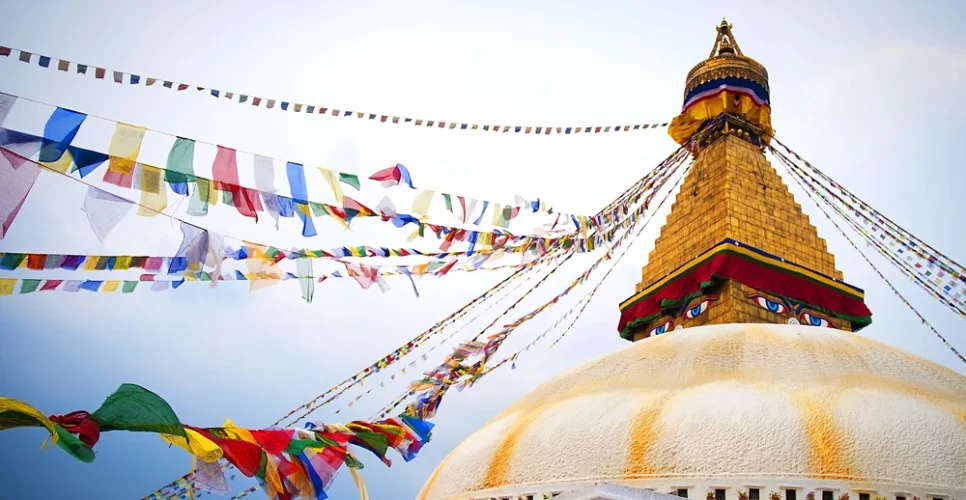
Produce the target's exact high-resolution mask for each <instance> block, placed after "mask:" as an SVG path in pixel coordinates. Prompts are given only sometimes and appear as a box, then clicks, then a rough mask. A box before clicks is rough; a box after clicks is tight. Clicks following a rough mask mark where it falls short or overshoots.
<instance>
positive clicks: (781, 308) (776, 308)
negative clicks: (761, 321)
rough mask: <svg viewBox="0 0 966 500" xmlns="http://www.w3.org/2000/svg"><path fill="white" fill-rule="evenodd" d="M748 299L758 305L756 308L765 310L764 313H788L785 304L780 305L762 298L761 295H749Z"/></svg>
mask: <svg viewBox="0 0 966 500" xmlns="http://www.w3.org/2000/svg"><path fill="white" fill-rule="evenodd" d="M748 298H749V299H751V300H752V301H753V302H754V303H756V304H758V306H759V307H761V308H762V309H765V310H766V311H771V312H773V313H775V314H785V313H786V312H788V308H786V307H785V304H782V303H781V302H775V301H774V300H770V299H768V298H767V297H762V296H761V295H751V296H749V297H748Z"/></svg>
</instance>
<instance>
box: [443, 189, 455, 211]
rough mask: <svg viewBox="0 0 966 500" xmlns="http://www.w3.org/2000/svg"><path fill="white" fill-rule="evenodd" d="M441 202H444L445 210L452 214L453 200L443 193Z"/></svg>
mask: <svg viewBox="0 0 966 500" xmlns="http://www.w3.org/2000/svg"><path fill="white" fill-rule="evenodd" d="M443 201H445V202H446V210H449V212H450V213H453V200H451V199H450V197H449V195H448V194H446V193H443Z"/></svg>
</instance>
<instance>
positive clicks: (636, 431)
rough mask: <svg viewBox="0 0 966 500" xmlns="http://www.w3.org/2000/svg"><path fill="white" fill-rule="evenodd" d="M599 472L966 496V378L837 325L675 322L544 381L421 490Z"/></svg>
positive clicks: (679, 487)
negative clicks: (679, 326) (681, 326)
mask: <svg viewBox="0 0 966 500" xmlns="http://www.w3.org/2000/svg"><path fill="white" fill-rule="evenodd" d="M598 481H613V482H620V483H622V484H628V485H635V486H641V487H646V488H648V489H654V490H656V491H658V492H668V491H673V492H677V493H678V494H681V495H682V496H683V495H689V496H690V497H691V498H695V497H702V496H704V494H705V492H706V491H709V490H710V491H715V490H725V492H726V493H725V494H723V496H724V495H726V496H727V497H728V498H737V496H736V495H737V493H736V492H738V491H744V492H746V493H747V492H750V493H751V498H755V496H757V497H758V498H761V499H765V498H766V495H767V493H768V492H772V491H774V492H780V493H779V494H780V496H781V498H795V497H796V495H792V496H791V497H789V495H788V492H789V491H792V492H797V498H804V497H805V494H806V492H808V491H816V492H817V493H816V495H817V498H820V499H821V498H826V499H827V498H829V496H827V495H831V496H832V497H833V498H839V497H840V496H841V495H842V494H843V493H851V495H852V497H851V498H852V499H854V500H859V499H860V498H874V497H875V496H883V497H887V498H896V497H903V496H905V497H906V498H908V499H912V498H913V497H914V496H918V497H919V498H924V497H928V498H940V499H945V500H950V499H954V498H962V497H963V496H964V495H966V377H963V376H961V375H959V374H956V373H955V372H953V371H951V370H948V369H946V368H943V367H940V366H939V365H937V364H934V363H932V362H930V361H928V360H925V359H922V358H919V357H917V356H914V355H911V354H907V353H904V352H902V351H899V350H897V349H894V348H892V347H889V346H887V345H885V344H881V343H879V342H876V341H873V340H870V339H867V338H863V337H861V336H858V335H855V334H852V333H848V332H844V331H840V330H836V329H832V328H817V327H810V326H791V325H768V324H729V325H710V326H699V327H694V328H687V329H683V330H678V331H672V332H670V333H667V334H664V335H660V336H655V337H650V338H647V339H645V340H642V341H640V342H636V343H634V344H632V345H630V346H627V347H626V348H623V349H621V350H619V351H617V352H614V353H612V354H609V355H606V356H603V357H601V358H598V359H596V360H593V361H590V362H588V363H585V364H583V365H582V366H579V367H577V368H575V369H572V370H570V371H568V372H566V373H564V374H561V375H559V376H557V377H556V378H554V379H552V380H550V381H548V382H547V383H545V384H543V385H542V386H540V387H538V388H537V389H536V390H534V391H533V392H531V393H530V394H528V395H527V396H525V397H524V398H522V399H521V400H519V401H518V402H516V403H515V404H513V405H512V406H511V407H509V408H508V409H506V410H505V411H503V412H502V413H501V414H500V415H498V416H497V417H496V418H494V419H493V420H491V421H490V422H489V423H487V424H486V425H484V426H483V427H482V428H481V429H479V430H478V431H476V432H475V433H474V434H473V435H471V436H470V437H469V438H468V439H466V441H464V442H463V443H462V444H460V445H459V446H458V447H457V448H456V449H455V450H453V452H452V453H450V455H449V456H448V457H447V458H446V459H445V460H444V461H443V462H442V463H441V464H440V465H439V467H438V469H437V470H436V471H435V472H434V473H433V475H432V476H431V477H430V479H429V480H428V481H427V482H426V484H425V486H424V488H423V490H422V492H421V494H420V497H419V498H422V499H457V498H460V499H463V498H473V499H476V498H518V497H519V498H538V499H539V498H544V497H543V496H540V495H541V494H548V493H549V494H553V493H556V492H562V491H568V490H572V489H574V487H575V485H579V484H593V483H594V482H598ZM685 491H686V493H685ZM824 492H830V493H828V494H825V493H824ZM529 495H534V496H532V497H531V496H529ZM870 495H871V497H870ZM957 495H958V497H957Z"/></svg>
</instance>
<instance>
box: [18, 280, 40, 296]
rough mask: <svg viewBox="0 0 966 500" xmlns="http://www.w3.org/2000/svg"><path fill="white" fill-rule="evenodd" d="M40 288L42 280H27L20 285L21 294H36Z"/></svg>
mask: <svg viewBox="0 0 966 500" xmlns="http://www.w3.org/2000/svg"><path fill="white" fill-rule="evenodd" d="M39 286H40V280H34V279H25V280H23V282H21V283H20V294H21V295H22V294H25V293H31V292H36V291H37V288H38V287H39Z"/></svg>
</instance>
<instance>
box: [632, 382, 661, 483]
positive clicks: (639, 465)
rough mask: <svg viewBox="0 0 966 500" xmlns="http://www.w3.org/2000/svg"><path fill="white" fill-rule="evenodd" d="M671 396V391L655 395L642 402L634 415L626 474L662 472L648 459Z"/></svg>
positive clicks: (644, 474) (634, 475)
mask: <svg viewBox="0 0 966 500" xmlns="http://www.w3.org/2000/svg"><path fill="white" fill-rule="evenodd" d="M670 398H671V393H668V392H665V393H661V394H659V395H655V397H654V398H653V399H651V400H650V401H649V402H647V403H644V404H642V405H641V406H640V409H639V410H638V412H637V415H635V416H634V421H633V422H631V443H630V446H629V447H628V450H627V465H625V466H624V473H625V475H626V476H629V477H639V476H650V475H653V474H657V473H658V472H660V471H659V470H658V467H657V466H656V465H655V464H653V463H651V462H649V461H648V455H649V452H650V451H651V446H652V445H653V444H654V441H656V440H657V437H658V433H659V431H660V428H661V422H660V420H661V414H662V413H664V407H665V405H666V403H667V401H668V400H669V399H670Z"/></svg>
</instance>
